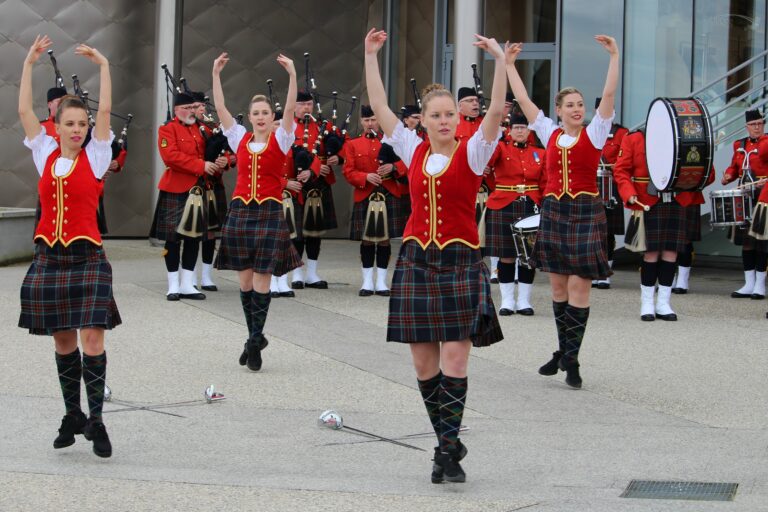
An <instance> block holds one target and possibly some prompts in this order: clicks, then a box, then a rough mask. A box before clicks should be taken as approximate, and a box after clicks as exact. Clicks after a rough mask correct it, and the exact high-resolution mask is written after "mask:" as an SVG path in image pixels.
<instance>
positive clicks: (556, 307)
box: [552, 300, 568, 354]
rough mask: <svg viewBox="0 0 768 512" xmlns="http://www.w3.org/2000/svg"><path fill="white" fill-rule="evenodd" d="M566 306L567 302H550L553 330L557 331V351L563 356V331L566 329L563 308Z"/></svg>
mask: <svg viewBox="0 0 768 512" xmlns="http://www.w3.org/2000/svg"><path fill="white" fill-rule="evenodd" d="M567 305H568V301H563V302H556V301H554V300H553V301H552V311H553V312H554V313H555V328H556V329H557V349H558V350H559V351H560V352H562V353H563V354H564V353H565V330H566V327H567V325H566V324H565V307H566V306H567Z"/></svg>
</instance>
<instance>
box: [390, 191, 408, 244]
mask: <svg viewBox="0 0 768 512" xmlns="http://www.w3.org/2000/svg"><path fill="white" fill-rule="evenodd" d="M392 197H393V198H394V200H395V204H396V205H397V209H398V211H399V212H400V215H402V216H403V219H404V220H403V231H405V224H408V219H409V218H410V217H411V195H410V194H409V193H407V192H404V193H403V195H401V196H400V197H394V196H392ZM399 236H403V233H402V231H401V232H400V235H399Z"/></svg>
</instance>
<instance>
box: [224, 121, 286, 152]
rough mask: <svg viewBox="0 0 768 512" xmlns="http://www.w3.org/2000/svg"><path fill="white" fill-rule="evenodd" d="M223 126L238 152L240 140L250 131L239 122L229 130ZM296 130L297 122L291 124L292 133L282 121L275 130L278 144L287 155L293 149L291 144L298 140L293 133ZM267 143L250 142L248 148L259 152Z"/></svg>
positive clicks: (225, 134) (230, 143)
mask: <svg viewBox="0 0 768 512" xmlns="http://www.w3.org/2000/svg"><path fill="white" fill-rule="evenodd" d="M221 128H222V133H223V134H224V136H225V137H226V138H227V142H228V143H229V147H230V148H232V151H235V152H237V148H239V147H240V142H241V141H242V140H243V137H245V134H246V133H248V131H247V130H246V129H245V126H243V125H241V124H238V123H232V126H230V127H229V129H228V130H227V129H225V128H224V127H223V126H222V127H221ZM295 131H296V123H295V122H294V123H293V125H292V126H291V133H288V132H286V131H285V130H284V129H283V125H282V123H281V124H280V126H279V127H278V128H277V130H276V131H275V137H276V138H277V144H278V145H279V146H280V150H281V151H282V152H283V154H286V155H287V154H288V151H289V150H290V149H291V146H292V145H293V143H294V141H295V140H296V137H295V136H294V135H293V133H294V132H295ZM266 145H267V144H266V142H249V143H248V148H249V149H250V150H251V151H253V152H254V153H258V152H259V151H261V150H262V149H264V146H266Z"/></svg>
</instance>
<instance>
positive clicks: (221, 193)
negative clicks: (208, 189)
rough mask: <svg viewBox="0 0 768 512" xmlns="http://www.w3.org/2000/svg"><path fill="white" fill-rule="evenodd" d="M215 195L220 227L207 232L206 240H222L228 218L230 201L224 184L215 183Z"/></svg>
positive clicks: (213, 188)
mask: <svg viewBox="0 0 768 512" xmlns="http://www.w3.org/2000/svg"><path fill="white" fill-rule="evenodd" d="M212 190H213V195H214V196H216V215H217V216H218V218H219V223H220V226H219V227H218V228H216V229H214V230H211V231H207V232H206V233H205V234H204V235H203V239H205V240H215V239H217V238H221V228H222V226H223V225H224V222H225V220H226V217H227V206H228V204H229V201H228V199H227V191H226V190H225V189H224V184H223V183H218V182H213V187H212Z"/></svg>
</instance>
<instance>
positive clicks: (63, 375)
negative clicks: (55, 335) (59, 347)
mask: <svg viewBox="0 0 768 512" xmlns="http://www.w3.org/2000/svg"><path fill="white" fill-rule="evenodd" d="M56 369H58V371H59V384H60V385H61V396H62V397H63V398H64V408H65V409H66V411H67V414H72V413H76V412H80V380H81V379H82V378H83V362H82V360H81V359H80V350H79V349H77V348H76V349H75V351H74V352H72V353H70V354H59V353H58V352H57V353H56Z"/></svg>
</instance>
